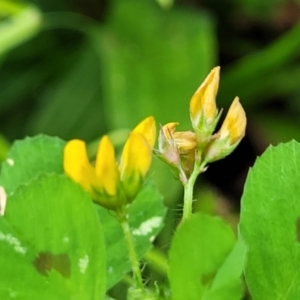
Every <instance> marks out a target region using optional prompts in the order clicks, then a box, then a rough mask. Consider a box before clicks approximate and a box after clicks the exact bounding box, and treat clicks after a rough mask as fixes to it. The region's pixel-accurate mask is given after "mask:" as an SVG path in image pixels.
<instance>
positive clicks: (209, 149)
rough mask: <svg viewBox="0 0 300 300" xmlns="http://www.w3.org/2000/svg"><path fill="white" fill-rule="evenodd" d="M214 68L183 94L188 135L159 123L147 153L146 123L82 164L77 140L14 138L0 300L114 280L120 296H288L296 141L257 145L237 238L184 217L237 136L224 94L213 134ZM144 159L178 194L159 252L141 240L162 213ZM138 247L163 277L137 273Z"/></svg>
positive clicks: (103, 293) (236, 107) (81, 289)
mask: <svg viewBox="0 0 300 300" xmlns="http://www.w3.org/2000/svg"><path fill="white" fill-rule="evenodd" d="M219 73H220V68H219V67H215V68H214V69H213V70H212V71H211V72H210V73H209V75H208V76H207V78H206V79H205V80H204V82H203V83H202V84H201V85H200V87H199V88H198V89H197V91H196V92H195V94H194V95H193V96H192V99H191V101H190V107H189V110H190V119H191V128H192V130H187V131H177V130H176V128H177V126H178V123H177V122H176V121H175V122H170V123H167V124H165V125H163V126H161V127H160V129H159V134H158V142H157V146H155V144H156V132H157V129H156V121H155V119H154V117H152V116H150V117H147V118H145V119H144V120H142V121H141V122H140V123H139V124H138V125H137V126H136V127H135V128H134V129H133V130H132V131H131V132H130V134H129V135H128V137H127V139H126V141H125V144H124V147H123V149H122V151H121V154H120V155H119V154H118V151H117V150H116V149H115V146H114V143H113V141H112V139H111V138H110V136H109V135H105V136H103V137H102V138H101V139H100V142H99V146H98V149H97V153H96V155H95V156H96V158H95V161H94V162H93V161H92V160H90V158H89V155H88V150H87V146H86V144H85V142H84V141H82V140H78V139H75V140H71V141H68V142H65V141H63V140H62V139H60V138H57V137H50V136H46V135H38V136H35V137H27V138H25V139H24V140H20V141H16V142H15V143H14V145H13V146H12V147H11V149H10V151H9V153H8V156H7V159H6V161H5V162H3V164H2V168H1V176H0V214H1V216H0V297H1V299H26V300H28V299H45V300H48V299H49V300H50V299H51V300H52V299H76V300H77V299H78V300H84V299H95V300H96V299H113V298H112V297H113V296H112V294H111V293H110V292H109V291H110V290H111V288H112V287H114V286H115V285H116V284H117V283H118V282H120V281H123V282H125V283H126V284H127V289H126V295H124V297H123V298H124V299H125V298H126V299H128V300H132V299H145V300H147V299H173V300H194V299H195V300H196V299H213V300H214V299H242V298H243V296H244V295H245V291H246V289H245V287H247V289H248V291H249V293H250V294H251V295H252V297H253V298H254V299H297V298H298V297H299V288H298V286H300V285H299V284H298V283H299V280H300V278H298V277H299V275H298V271H297V264H296V263H295V261H296V259H297V257H298V254H299V253H298V252H299V241H300V238H299V236H300V234H299V232H300V230H299V223H300V222H299V217H300V207H299V204H298V202H299V201H297V196H296V195H297V193H295V191H297V189H298V187H299V183H298V179H299V178H300V177H299V174H298V173H299V170H298V169H299V165H300V161H298V160H299V157H300V155H299V152H300V147H299V144H298V143H296V142H291V143H288V144H284V145H280V146H278V147H271V148H269V149H268V150H267V151H266V153H265V154H264V155H263V156H262V157H261V158H260V159H259V160H258V162H257V163H256V164H255V166H254V167H253V169H252V170H251V171H250V175H249V177H248V179H247V182H246V186H245V192H244V195H243V198H242V212H241V220H240V225H239V234H238V237H237V236H236V234H235V233H234V230H233V229H232V228H231V226H230V225H229V224H227V223H226V222H225V221H224V220H223V219H222V218H220V217H216V216H211V215H208V214H204V213H200V212H196V213H194V212H193V206H192V204H193V202H194V201H195V199H194V195H193V194H194V186H195V182H196V179H197V177H198V176H199V175H200V174H201V173H203V172H205V170H206V169H207V167H208V165H209V164H210V163H213V162H214V161H216V160H220V159H222V158H224V157H226V156H227V155H229V154H230V153H231V152H232V151H233V150H234V149H235V148H236V147H237V146H238V144H239V143H240V141H241V140H242V138H243V137H244V135H245V130H246V115H245V111H244V109H243V107H242V105H241V104H240V102H239V99H238V98H237V97H236V98H235V99H234V100H233V102H232V104H231V106H230V108H229V110H228V112H227V114H226V116H225V119H224V121H223V123H222V124H221V126H220V129H219V130H218V131H216V126H217V123H218V122H219V119H220V115H221V112H222V110H218V109H217V105H216V95H217V91H218V86H219V77H220V76H219V75H220V74H219ZM152 153H154V155H155V156H156V157H158V158H159V159H160V160H162V161H163V162H165V163H167V164H168V166H169V167H170V169H171V170H172V173H173V175H174V177H175V180H179V181H180V182H181V184H182V186H183V190H184V199H183V211H182V214H181V215H182V220H181V222H179V224H178V225H177V227H176V229H175V232H174V235H173V236H172V239H171V244H170V247H169V249H168V252H167V254H163V252H162V251H161V250H160V249H157V248H156V247H157V246H154V245H153V241H154V240H155V238H156V236H157V235H158V233H159V232H160V231H161V229H162V228H163V226H164V218H165V215H166V207H165V206H164V205H163V199H162V196H161V194H160V193H159V191H158V189H157V188H156V187H155V185H154V183H153V182H152V181H151V180H149V179H148V178H147V173H148V172H149V169H150V167H151V163H152V159H153V158H152V156H153V154H152ZM283 156H284V157H285V160H283ZM282 161H285V164H283V163H282ZM274 174H276V175H278V176H280V180H278V178H277V179H276V178H274ZM154 176H155V175H154ZM170 180H172V178H171V175H170ZM282 188H284V190H285V193H284V194H283V193H282ZM287 197H288V199H289V202H288V201H287V200H286V199H287ZM197 200H198V201H201V199H197ZM150 249H152V250H150ZM149 251H150V253H152V254H151V255H152V259H153V260H152V263H153V264H154V265H155V264H156V267H157V268H159V269H160V271H161V273H162V274H163V278H165V279H164V280H163V281H162V282H159V281H157V282H156V284H155V285H154V286H152V285H150V284H149V279H150V278H151V274H150V276H149V272H145V271H144V260H143V257H145V255H146V254H147V253H149ZM151 251H152V252H151ZM275 252H276V254H274V253H275ZM284 260H285V261H286V264H287V265H286V266H287V267H286V268H283V267H282V266H283V265H282V262H283V261H284ZM280 272H281V273H282V274H283V275H280V274H281V273H280ZM262 274H264V276H262ZM244 277H245V280H244ZM262 277H263V278H262ZM270 295H272V296H270ZM123 298H122V299H123Z"/></svg>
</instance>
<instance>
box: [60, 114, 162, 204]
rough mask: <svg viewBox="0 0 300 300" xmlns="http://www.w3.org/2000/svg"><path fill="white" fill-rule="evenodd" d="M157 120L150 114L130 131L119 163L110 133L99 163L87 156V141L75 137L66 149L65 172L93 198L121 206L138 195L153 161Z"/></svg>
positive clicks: (105, 137)
mask: <svg viewBox="0 0 300 300" xmlns="http://www.w3.org/2000/svg"><path fill="white" fill-rule="evenodd" d="M155 128H156V127H155V120H154V118H153V117H148V118H146V119H145V120H143V121H142V122H141V123H139V124H138V125H137V126H136V127H135V129H134V130H133V131H132V132H131V133H130V135H129V137H128V140H127V141H126V143H125V146H124V148H123V152H122V155H121V159H120V164H119V165H117V162H116V157H115V150H114V147H113V144H112V142H111V140H110V139H109V137H108V136H104V137H102V139H101V141H100V143H99V147H98V151H97V156H96V163H95V167H93V166H92V165H91V163H90V162H89V160H88V157H87V151H86V146H85V143H84V142H83V141H80V140H72V141H69V142H68V143H67V145H66V146H65V149H64V170H65V173H66V174H67V175H68V176H69V177H70V178H71V179H72V180H74V181H75V182H77V183H79V184H80V185H81V186H82V188H83V189H85V190H86V191H88V192H89V193H90V195H91V197H92V198H93V200H94V201H95V202H97V203H99V204H100V205H102V206H104V207H106V208H108V209H113V210H115V209H118V208H119V207H121V206H123V205H126V204H128V203H130V202H132V200H133V199H134V198H135V196H136V195H137V193H138V191H139V190H140V188H141V186H142V184H143V182H144V179H145V177H146V175H147V172H148V170H149V168H150V166H151V162H152V148H153V145H154V143H155V135H156V129H155Z"/></svg>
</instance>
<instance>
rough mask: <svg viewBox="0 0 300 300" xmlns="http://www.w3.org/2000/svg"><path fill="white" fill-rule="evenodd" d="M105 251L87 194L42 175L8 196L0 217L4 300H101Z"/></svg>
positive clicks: (61, 179) (68, 182) (0, 278)
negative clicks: (9, 299) (10, 299)
mask: <svg viewBox="0 0 300 300" xmlns="http://www.w3.org/2000/svg"><path fill="white" fill-rule="evenodd" d="M104 250H105V249H104V238H103V232H102V228H101V224H100V222H99V218H98V216H97V213H96V210H95V208H94V206H93V204H92V202H91V199H90V197H89V196H88V194H87V193H86V192H84V191H82V189H81V188H80V187H79V186H78V185H77V184H76V183H74V182H72V181H71V180H70V179H68V178H67V177H66V176H64V175H58V174H43V175H41V176H40V177H38V178H37V179H35V180H34V181H32V182H31V183H29V184H28V185H26V186H21V187H19V188H18V189H17V190H16V191H15V193H14V194H13V195H12V196H11V197H9V199H8V201H7V205H6V210H5V214H4V216H3V217H1V218H0V270H1V271H0V282H1V286H0V298H1V299H8V298H16V299H20V300H28V299H46V300H48V299H51V300H55V299H70V300H71V299H72V300H75V299H76V300H84V299H87V300H88V299H89V300H90V299H95V300H98V299H103V298H104V293H105V254H104Z"/></svg>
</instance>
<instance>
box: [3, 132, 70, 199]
mask: <svg viewBox="0 0 300 300" xmlns="http://www.w3.org/2000/svg"><path fill="white" fill-rule="evenodd" d="M64 145H65V142H64V141H63V140H61V139H59V138H57V137H50V136H46V135H39V136H35V137H32V138H31V137H27V138H25V139H24V140H21V141H16V142H15V143H14V144H13V146H12V147H11V149H10V151H9V153H8V155H7V159H6V161H5V162H4V163H3V164H2V170H1V177H0V186H3V187H4V188H5V191H6V193H7V194H10V193H12V192H14V191H15V189H16V188H17V187H18V186H19V185H21V184H26V183H28V182H30V181H31V180H33V179H34V178H35V177H37V176H39V175H40V174H41V173H58V174H62V173H63V148H64Z"/></svg>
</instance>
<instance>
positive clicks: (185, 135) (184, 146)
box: [155, 122, 197, 181]
mask: <svg viewBox="0 0 300 300" xmlns="http://www.w3.org/2000/svg"><path fill="white" fill-rule="evenodd" d="M177 125H178V123H177V122H171V123H168V124H166V125H164V126H162V127H161V130H160V133H159V140H158V150H156V151H155V154H156V155H157V156H158V157H159V158H160V159H162V160H163V161H165V162H166V163H167V164H168V165H170V166H171V167H172V168H173V169H174V170H176V171H177V173H178V174H179V177H180V179H181V181H186V180H187V178H188V177H189V175H190V173H191V171H192V170H191V167H192V166H193V164H194V160H195V153H196V149H197V142H196V135H195V133H194V132H191V131H176V127H177Z"/></svg>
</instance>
